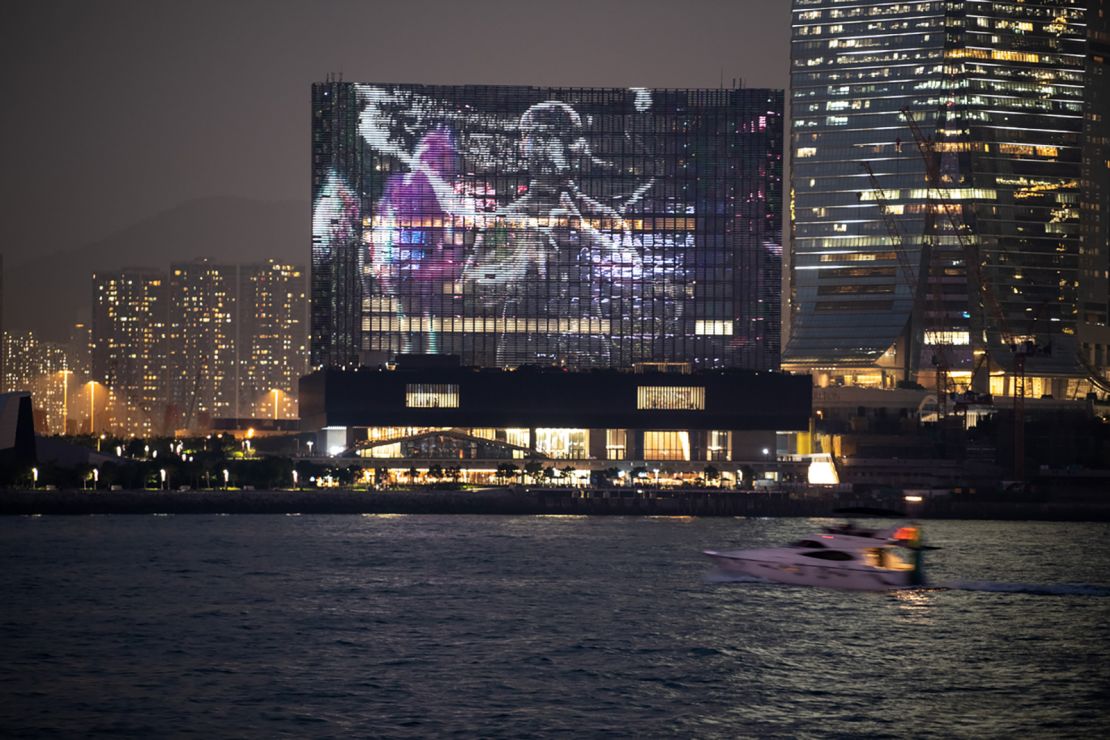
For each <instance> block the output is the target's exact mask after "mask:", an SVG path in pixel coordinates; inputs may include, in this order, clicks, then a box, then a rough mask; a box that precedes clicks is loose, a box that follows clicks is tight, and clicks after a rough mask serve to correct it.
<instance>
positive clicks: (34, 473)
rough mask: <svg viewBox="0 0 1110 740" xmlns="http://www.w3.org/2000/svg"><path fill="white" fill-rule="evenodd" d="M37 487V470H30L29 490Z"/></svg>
mask: <svg viewBox="0 0 1110 740" xmlns="http://www.w3.org/2000/svg"><path fill="white" fill-rule="evenodd" d="M38 487H39V469H38V468H31V488H38Z"/></svg>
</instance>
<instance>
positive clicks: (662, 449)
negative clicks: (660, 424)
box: [644, 432, 690, 461]
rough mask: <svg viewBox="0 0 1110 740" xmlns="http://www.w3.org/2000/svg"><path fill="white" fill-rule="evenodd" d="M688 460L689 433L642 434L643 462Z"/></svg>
mask: <svg viewBox="0 0 1110 740" xmlns="http://www.w3.org/2000/svg"><path fill="white" fill-rule="evenodd" d="M689 459H690V433H689V432H644V460H686V461H688V460H689Z"/></svg>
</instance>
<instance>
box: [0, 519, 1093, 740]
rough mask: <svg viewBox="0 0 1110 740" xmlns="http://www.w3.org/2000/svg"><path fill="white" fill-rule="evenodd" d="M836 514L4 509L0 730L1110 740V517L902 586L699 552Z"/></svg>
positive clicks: (1059, 526) (967, 553)
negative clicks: (816, 575)
mask: <svg viewBox="0 0 1110 740" xmlns="http://www.w3.org/2000/svg"><path fill="white" fill-rule="evenodd" d="M824 521H826V520H815V519H809V520H807V519H691V518H648V517H637V518H631V517H630V518H624V517H596V518H588V517H551V516H546V517H497V516H487V517H475V516H388V515H378V516H307V515H306V516H217V515H212V516H209V515H203V516H90V517H49V516H48V517H6V518H3V519H0V563H2V568H0V593H2V594H3V605H2V606H0V623H2V625H3V629H2V630H0V650H2V655H3V660H2V661H0V733H2V734H3V735H5V736H40V735H43V734H49V733H60V734H62V735H66V736H72V735H75V734H82V735H84V734H89V733H111V734H115V735H123V736H142V737H151V736H163V735H167V734H168V735H183V734H195V735H204V736H210V735H215V736H246V735H251V736H266V737H273V736H296V737H305V736H310V737H319V736H336V735H350V734H357V735H364V736H389V737H425V736H442V735H458V736H482V737H508V736H522V735H530V736H555V735H567V734H573V735H576V736H583V735H586V736H588V735H596V734H602V733H604V734H609V735H614V736H627V737H644V736H696V737H730V738H731V737H776V736H778V737H785V736H813V737H817V736H820V737H850V736H869V737H905V736H917V737H953V736H957V737H960V736H962V737H1001V736H1010V735H1024V736H1052V737H1061V736H1068V737H1076V736H1086V737H1094V736H1104V737H1105V736H1107V735H1108V734H1110V713H1108V711H1107V710H1106V708H1105V706H1106V703H1105V697H1106V696H1107V694H1108V692H1110V546H1108V545H1107V544H1106V543H1107V542H1110V525H1107V524H1076V523H1068V524H1063V523H1052V522H992V521H974V522H973V521H934V522H928V523H927V526H926V532H927V537H928V541H929V542H930V543H931V544H935V545H939V546H941V547H942V548H943V549H940V550H937V551H934V552H930V553H929V556H930V557H929V569H930V570H929V575H930V577H931V579H932V580H933V582H934V583H937V584H941V585H944V586H947V588H937V589H928V590H921V591H912V592H900V593H891V594H875V593H854V592H837V591H828V590H819V589H806V588H796V587H787V586H777V585H770V584H763V583H733V582H722V580H721V579H719V578H715V577H713V576H712V573H711V570H710V567H709V564H708V562H707V561H705V560H704V558H703V557H702V556H701V555H700V551H701V550H702V549H704V548H722V547H725V548H731V547H748V546H752V547H754V546H761V545H772V544H779V543H781V542H784V541H787V540H790V539H792V538H796V537H798V536H801V535H803V534H805V533H808V532H810V531H812V530H813V529H814V528H815V527H817V526H819V525H820V524H821V523H823V522H824Z"/></svg>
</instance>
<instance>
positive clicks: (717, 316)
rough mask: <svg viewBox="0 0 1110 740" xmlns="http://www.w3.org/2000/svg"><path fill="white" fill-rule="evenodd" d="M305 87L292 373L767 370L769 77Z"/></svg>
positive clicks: (774, 347) (771, 317)
mask: <svg viewBox="0 0 1110 740" xmlns="http://www.w3.org/2000/svg"><path fill="white" fill-rule="evenodd" d="M312 101H313V129H312V156H313V183H312V197H313V227H312V318H311V351H312V365H313V366H316V367H320V366H350V365H357V364H359V363H360V362H366V361H373V360H375V359H376V360H377V361H381V360H384V359H388V358H389V357H391V356H394V355H397V354H402V353H438V354H451V355H458V356H460V357H461V358H462V361H463V362H464V363H465V364H467V365H476V366H500V367H515V366H520V365H529V364H540V365H562V366H565V367H570V368H588V367H627V366H631V365H633V364H634V363H638V362H682V363H689V364H690V365H692V366H694V367H705V368H710V367H746V368H753V369H765V368H774V367H777V365H778V361H779V335H780V331H779V305H780V291H781V286H780V281H781V259H782V247H781V203H782V182H781V178H782V151H781V146H782V93H781V91H777V90H747V89H739V90H738V89H717V90H649V89H647V88H632V89H589V88H585V89H583V88H539V87H495V86H472V85H468V86H457V87H456V86H421V85H392V84H355V83H344V82H326V83H319V84H316V85H314V86H313V90H312Z"/></svg>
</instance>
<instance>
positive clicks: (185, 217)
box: [4, 198, 310, 340]
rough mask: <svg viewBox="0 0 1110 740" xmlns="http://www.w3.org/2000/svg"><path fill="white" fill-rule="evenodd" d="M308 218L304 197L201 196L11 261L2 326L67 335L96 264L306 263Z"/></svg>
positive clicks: (83, 313) (84, 314)
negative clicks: (102, 234) (90, 238)
mask: <svg viewBox="0 0 1110 740" xmlns="http://www.w3.org/2000/svg"><path fill="white" fill-rule="evenodd" d="M59 217H64V214H59ZM309 221H310V219H309V206H308V203H307V201H305V202H301V201H258V200H250V199H247V198H203V199H198V200H191V201H188V202H186V203H182V204H181V205H180V206H177V207H176V208H173V209H171V210H168V211H165V212H163V213H159V214H158V215H156V216H152V217H151V218H148V219H146V220H144V221H140V222H139V223H137V224H135V225H134V226H131V227H129V228H127V229H124V230H123V231H120V232H118V233H116V234H113V235H111V236H109V237H107V238H104V239H101V240H99V241H96V242H93V243H91V244H87V245H85V246H81V247H77V248H74V249H68V250H65V251H62V252H57V253H54V254H50V255H46V256H44V257H40V258H38V259H34V260H31V261H29V262H25V263H23V264H21V265H15V266H11V267H9V268H8V269H7V270H6V272H7V274H6V275H5V277H4V322H5V328H8V329H33V330H35V331H37V332H41V333H42V334H43V336H45V337H46V338H49V339H58V340H65V339H68V337H69V326H70V324H72V323H73V322H74V321H79V320H87V319H88V318H89V314H90V301H91V300H92V287H91V285H92V283H91V276H92V273H93V272H94V271H107V270H118V269H120V268H122V267H154V268H159V269H166V268H168V267H169V265H170V263H171V262H178V261H185V260H191V259H196V258H198V257H211V258H214V259H216V260H219V261H222V262H227V263H231V264H236V263H246V262H257V261H261V260H265V259H266V258H268V257H274V258H276V259H281V260H288V261H290V262H293V263H295V264H299V265H306V266H307V262H308V260H309V244H310V236H309V228H310V227H309Z"/></svg>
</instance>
